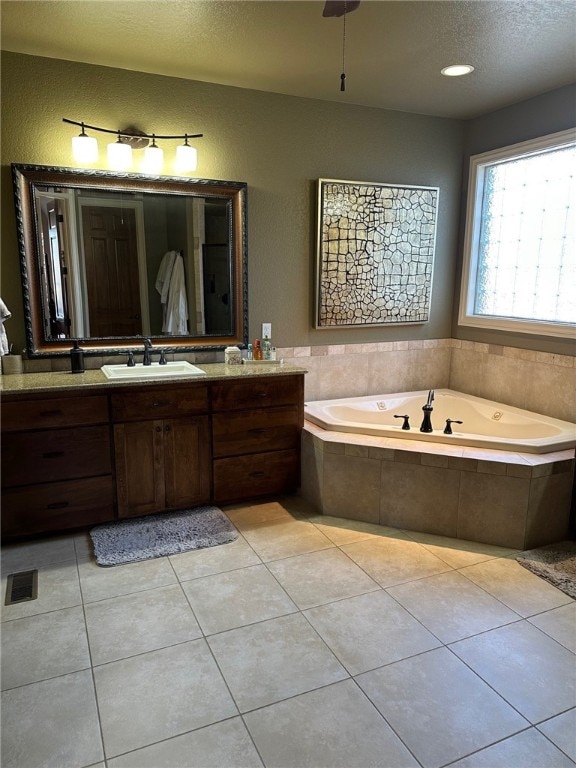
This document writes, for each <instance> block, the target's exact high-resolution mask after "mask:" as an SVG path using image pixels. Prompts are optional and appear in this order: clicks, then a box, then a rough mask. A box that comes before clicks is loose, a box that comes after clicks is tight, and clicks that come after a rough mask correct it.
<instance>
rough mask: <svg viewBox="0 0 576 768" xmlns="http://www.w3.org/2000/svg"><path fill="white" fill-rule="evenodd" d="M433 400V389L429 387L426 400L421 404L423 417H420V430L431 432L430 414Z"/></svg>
mask: <svg viewBox="0 0 576 768" xmlns="http://www.w3.org/2000/svg"><path fill="white" fill-rule="evenodd" d="M433 400H434V390H433V389H431V390H430V391H429V392H428V400H427V401H426V405H423V406H422V411H423V412H424V418H423V419H422V424H421V425H420V432H432V431H433V429H432V420H431V418H430V414H431V413H432V411H433V410H434V409H433V408H432V401H433Z"/></svg>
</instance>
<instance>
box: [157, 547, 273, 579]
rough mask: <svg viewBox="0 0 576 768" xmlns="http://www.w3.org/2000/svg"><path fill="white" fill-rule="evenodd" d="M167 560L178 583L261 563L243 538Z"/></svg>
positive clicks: (171, 556) (173, 556) (172, 556)
mask: <svg viewBox="0 0 576 768" xmlns="http://www.w3.org/2000/svg"><path fill="white" fill-rule="evenodd" d="M169 559H170V562H171V563H172V566H173V568H174V570H175V571H176V575H177V576H178V578H179V580H180V581H188V580H189V579H198V578H200V577H201V576H210V575H211V574H213V573H223V572H225V571H234V570H236V569H237V568H246V566H249V565H258V564H259V563H261V562H262V561H261V560H260V558H259V557H258V555H257V554H256V552H254V550H253V549H252V547H251V546H250V545H249V544H247V542H246V540H245V539H244V538H243V536H239V537H238V538H237V539H235V540H234V541H231V542H229V543H228V544H221V545H220V546H217V547H207V548H206V549H195V550H194V551H192V552H182V553H181V554H179V555H170V558H169Z"/></svg>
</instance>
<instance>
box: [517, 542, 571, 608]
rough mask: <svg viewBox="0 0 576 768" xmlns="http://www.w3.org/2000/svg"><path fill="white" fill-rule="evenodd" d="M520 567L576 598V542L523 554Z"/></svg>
mask: <svg viewBox="0 0 576 768" xmlns="http://www.w3.org/2000/svg"><path fill="white" fill-rule="evenodd" d="M516 559H517V560H518V562H519V563H520V565H523V566H524V568H528V570H529V571H532V573H536V574H537V575H538V576H542V578H544V579H546V581H549V582H550V584H553V585H554V586H555V587H558V589H561V590H562V592H565V593H566V594H567V595H570V597H574V598H576V541H561V542H560V543H559V544H548V545H547V546H545V547H538V549H530V550H528V551H527V552H522V554H520V555H518V557H517V558H516Z"/></svg>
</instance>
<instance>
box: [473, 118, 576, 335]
mask: <svg viewBox="0 0 576 768" xmlns="http://www.w3.org/2000/svg"><path fill="white" fill-rule="evenodd" d="M575 175H576V131H574V130H570V131H563V132H562V133H556V134H553V135H551V136H545V137H543V138H541V139H535V140H533V141H526V142H523V143H521V144H515V145H514V146H511V147H504V148H503V149H499V150H496V151H493V152H486V153H484V154H482V155H476V156H474V157H472V158H471V161H470V182H469V186H468V210H467V218H466V236H465V245H464V265H463V272H462V291H461V296H460V315H459V324H460V325H472V326H480V327H484V328H496V329H501V330H508V331H511V330H512V331H518V332H521V333H537V334H546V335H549V336H572V335H573V334H574V332H575V330H576V237H575V230H576V179H575Z"/></svg>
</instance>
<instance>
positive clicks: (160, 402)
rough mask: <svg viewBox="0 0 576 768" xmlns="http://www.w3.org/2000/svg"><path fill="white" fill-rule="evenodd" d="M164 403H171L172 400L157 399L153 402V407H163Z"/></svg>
mask: <svg viewBox="0 0 576 768" xmlns="http://www.w3.org/2000/svg"><path fill="white" fill-rule="evenodd" d="M164 405H170V400H156V401H155V402H153V403H152V407H153V408H162V407H163V406H164Z"/></svg>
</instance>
